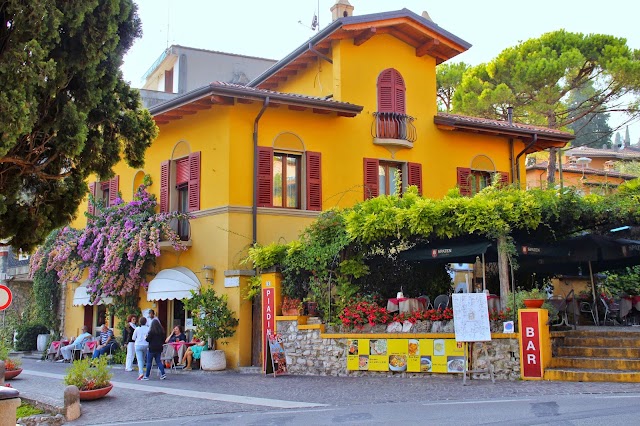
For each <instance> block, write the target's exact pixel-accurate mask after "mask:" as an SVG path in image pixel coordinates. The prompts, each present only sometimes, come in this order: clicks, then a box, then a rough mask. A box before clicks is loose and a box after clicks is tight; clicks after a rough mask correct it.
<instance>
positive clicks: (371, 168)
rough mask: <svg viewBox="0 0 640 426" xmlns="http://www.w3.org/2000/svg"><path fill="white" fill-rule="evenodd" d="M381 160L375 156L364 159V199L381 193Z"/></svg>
mask: <svg viewBox="0 0 640 426" xmlns="http://www.w3.org/2000/svg"><path fill="white" fill-rule="evenodd" d="M379 165H380V162H379V161H378V160H376V159H375V158H365V159H364V199H365V200H367V199H369V198H375V197H377V196H378V194H379V193H380V183H379V181H378V166H379Z"/></svg>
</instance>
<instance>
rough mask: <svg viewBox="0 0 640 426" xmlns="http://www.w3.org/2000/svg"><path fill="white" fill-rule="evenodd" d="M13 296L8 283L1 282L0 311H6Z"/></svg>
mask: <svg viewBox="0 0 640 426" xmlns="http://www.w3.org/2000/svg"><path fill="white" fill-rule="evenodd" d="M12 299H13V296H12V295H11V290H9V287H7V286H6V285H2V284H0V311H4V310H5V309H7V308H8V307H9V305H11V300H12Z"/></svg>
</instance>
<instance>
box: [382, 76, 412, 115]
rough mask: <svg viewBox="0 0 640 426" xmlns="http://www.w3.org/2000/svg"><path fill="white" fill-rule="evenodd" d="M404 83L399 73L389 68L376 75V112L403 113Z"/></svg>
mask: <svg viewBox="0 0 640 426" xmlns="http://www.w3.org/2000/svg"><path fill="white" fill-rule="evenodd" d="M405 103H406V101H405V85H404V79H403V78H402V75H400V73H399V72H398V71H397V70H395V69H393V68H389V69H386V70H384V71H382V72H381V73H380V75H379V76H378V112H395V113H398V114H405V113H406V107H405Z"/></svg>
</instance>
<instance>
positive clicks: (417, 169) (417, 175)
mask: <svg viewBox="0 0 640 426" xmlns="http://www.w3.org/2000/svg"><path fill="white" fill-rule="evenodd" d="M407 185H409V186H411V185H415V186H417V187H418V194H420V195H422V164H420V163H408V164H407Z"/></svg>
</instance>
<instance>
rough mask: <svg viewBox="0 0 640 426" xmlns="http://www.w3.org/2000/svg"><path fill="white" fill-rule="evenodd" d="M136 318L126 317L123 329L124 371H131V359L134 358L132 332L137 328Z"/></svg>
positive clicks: (132, 316)
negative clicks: (125, 356) (124, 348)
mask: <svg viewBox="0 0 640 426" xmlns="http://www.w3.org/2000/svg"><path fill="white" fill-rule="evenodd" d="M137 319H138V318H137V317H136V316H135V315H133V314H132V315H129V316H128V317H127V326H126V327H125V328H124V330H125V334H124V339H123V344H124V345H126V349H127V359H126V361H125V363H124V371H133V357H134V356H135V343H134V342H135V340H134V339H133V332H134V331H135V330H136V328H137V327H138V326H137V325H136V320H137Z"/></svg>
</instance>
